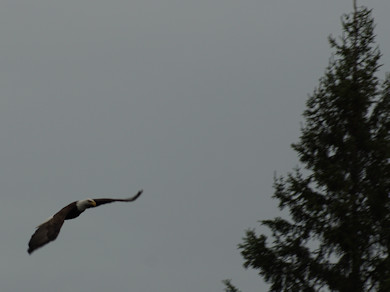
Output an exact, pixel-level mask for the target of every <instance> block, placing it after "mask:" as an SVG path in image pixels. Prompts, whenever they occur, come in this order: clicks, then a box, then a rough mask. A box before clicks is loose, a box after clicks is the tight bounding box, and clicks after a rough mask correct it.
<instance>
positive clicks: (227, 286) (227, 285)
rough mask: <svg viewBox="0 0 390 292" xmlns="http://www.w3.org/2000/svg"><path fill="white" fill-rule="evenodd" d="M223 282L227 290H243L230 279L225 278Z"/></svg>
mask: <svg viewBox="0 0 390 292" xmlns="http://www.w3.org/2000/svg"><path fill="white" fill-rule="evenodd" d="M222 282H223V283H224V284H225V292H241V291H240V290H238V289H237V288H236V287H235V286H234V285H233V284H232V282H231V281H230V280H223V281H222Z"/></svg>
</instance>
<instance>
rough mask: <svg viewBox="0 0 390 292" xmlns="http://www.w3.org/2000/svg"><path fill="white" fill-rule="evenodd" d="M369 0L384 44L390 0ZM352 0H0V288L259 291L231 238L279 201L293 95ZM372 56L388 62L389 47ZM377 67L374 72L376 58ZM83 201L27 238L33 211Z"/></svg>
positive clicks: (295, 117) (291, 134)
mask: <svg viewBox="0 0 390 292" xmlns="http://www.w3.org/2000/svg"><path fill="white" fill-rule="evenodd" d="M359 2H360V4H363V5H369V7H370V8H373V9H374V17H375V20H376V23H377V29H376V33H377V35H378V38H377V41H378V43H379V45H380V48H381V50H382V53H383V54H384V58H383V59H382V61H383V62H385V61H386V59H388V58H387V57H386V56H389V55H390V34H389V33H388V28H389V27H390V19H389V17H388V13H389V11H390V2H389V1H388V0H370V1H368V0H366V1H363V0H361V1H359ZM351 10H352V0H343V1H340V0H331V1H329V0H328V1H320V0H316V1H313V0H296V1H279V0H256V1H255V0H241V1H233V0H207V1H205V0H197V1H195V0H190V1H186V0H184V1H175V0H142V1H139V0H134V1H124V0H111V1H102V0H77V1H76V0H68V1H48V0H36V1H30V0H29V1H27V0H21V1H14V0H12V1H11V0H3V1H1V3H0V40H1V41H0V93H1V94H0V137H1V140H0V162H1V167H0V185H1V204H0V232H1V233H0V234H1V237H0V241H1V244H0V257H1V264H0V283H1V284H0V285H1V287H0V289H1V290H2V291H32V292H42V291H43V292H45V291H62V292H67V291H97V292H105V291H136V292H151V291H159V292H172V291H173V292H175V291H185V292H195V291H196V292H199V291H223V284H222V283H221V281H222V280H223V279H226V278H231V279H232V280H233V283H235V284H236V285H237V286H238V287H240V289H241V290H242V291H243V292H253V291H265V289H266V287H267V286H266V284H264V282H263V280H262V279H261V278H260V277H258V276H257V274H256V272H255V271H252V270H245V269H244V268H243V267H242V264H243V259H242V257H241V256H240V254H239V251H238V250H237V244H239V243H240V242H241V238H242V237H243V236H244V234H245V230H246V229H248V228H257V230H258V231H259V232H261V231H262V229H261V228H260V227H259V225H258V220H261V219H269V218H273V217H275V216H277V215H278V214H279V213H278V209H277V207H276V206H277V202H276V201H274V200H272V199H271V196H272V193H273V190H272V183H273V175H274V172H275V171H276V172H277V173H278V174H285V173H287V172H288V171H290V170H292V168H294V167H295V166H296V165H297V157H296V155H295V153H294V152H293V151H292V150H291V149H290V144H291V143H293V142H296V141H297V139H298V136H299V123H300V122H302V117H301V113H302V111H303V110H304V108H305V101H306V99H307V95H308V94H310V93H311V92H312V91H313V89H314V88H315V86H316V85H317V84H318V79H319V78H320V77H321V76H322V74H323V73H324V70H325V67H326V65H327V63H328V59H329V57H330V54H331V50H330V48H329V45H328V42H327V37H328V35H329V34H333V35H334V36H337V35H339V34H340V32H341V26H340V16H341V15H342V14H343V13H348V12H350V11H351ZM383 70H384V71H390V63H387V64H385V66H384V67H383ZM382 76H383V75H382ZM141 188H143V189H144V194H143V195H142V197H140V198H139V200H138V201H136V202H134V203H131V204H115V205H114V204H113V205H107V206H104V207H101V208H98V209H95V210H88V211H87V212H86V213H84V214H83V215H82V216H80V217H79V218H78V219H77V220H73V221H68V222H66V223H65V225H64V226H63V229H62V231H61V233H60V235H59V237H58V239H57V241H55V242H53V243H51V244H49V245H47V246H45V247H44V248H42V249H40V250H38V251H36V252H35V253H34V254H32V255H31V256H29V255H28V254H27V252H26V249H27V242H28V240H29V238H30V236H31V234H32V233H33V232H34V228H35V226H36V225H37V224H39V223H41V222H42V221H43V220H45V219H46V218H48V217H49V216H51V215H52V214H53V213H55V212H56V211H58V210H59V209H60V208H62V207H63V206H65V205H66V204H68V203H70V202H72V201H75V200H78V199H83V198H86V197H92V198H94V197H105V196H118V197H126V196H129V195H133V194H135V193H136V192H137V190H138V189H141Z"/></svg>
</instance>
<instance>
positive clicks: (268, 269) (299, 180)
mask: <svg viewBox="0 0 390 292" xmlns="http://www.w3.org/2000/svg"><path fill="white" fill-rule="evenodd" d="M342 24H343V35H342V36H341V37H340V38H339V39H334V38H329V42H330V45H331V47H332V48H333V50H334V51H335V52H334V55H333V57H332V58H331V60H330V63H329V66H328V68H327V70H326V72H325V75H324V77H323V78H322V79H321V80H320V83H319V87H318V88H317V89H316V90H315V91H314V93H313V95H312V96H311V97H310V98H309V99H308V102H307V109H306V111H305V112H304V118H305V123H304V125H303V128H302V129H301V136H300V140H299V142H298V143H296V144H293V145H292V147H293V149H294V150H295V151H296V152H297V154H298V156H299V159H300V162H301V164H302V166H303V167H302V169H297V170H295V171H294V172H292V173H290V174H289V175H288V176H287V177H280V178H275V183H274V188H275V194H274V197H275V198H276V199H278V200H279V207H280V208H281V209H286V210H288V211H289V214H290V217H289V219H283V218H279V217H277V218H274V219H272V220H264V221H262V224H263V225H264V226H266V227H268V228H269V229H270V230H271V236H269V237H270V238H268V237H267V236H265V235H257V234H256V232H255V231H254V230H249V231H247V234H246V236H245V238H244V239H243V243H242V244H240V246H239V247H240V249H241V253H242V255H243V257H244V259H245V264H244V265H245V267H250V268H253V269H256V270H259V274H260V275H261V276H263V277H264V279H265V280H266V281H267V282H268V283H270V285H271V291H291V292H297V291H305V292H306V291H307V292H309V291H313V292H314V291H343V292H352V291H353V292H359V291H390V257H389V248H390V199H389V195H390V78H389V76H387V78H386V80H385V81H384V82H380V81H379V80H378V78H377V77H376V74H377V72H378V69H379V68H380V65H379V63H378V62H379V59H380V56H381V55H380V52H379V49H378V48H377V46H376V45H375V35H374V23H373V18H372V16H371V11H370V10H368V9H366V8H364V7H363V8H359V9H356V10H355V11H354V13H352V14H350V15H345V16H344V17H343V19H342ZM269 239H270V240H269Z"/></svg>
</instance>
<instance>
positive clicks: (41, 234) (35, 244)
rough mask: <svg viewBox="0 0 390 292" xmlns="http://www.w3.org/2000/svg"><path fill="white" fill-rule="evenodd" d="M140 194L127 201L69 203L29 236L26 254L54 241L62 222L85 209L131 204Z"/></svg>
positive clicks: (109, 200)
mask: <svg viewBox="0 0 390 292" xmlns="http://www.w3.org/2000/svg"><path fill="white" fill-rule="evenodd" d="M142 192H143V191H142V190H140V191H139V192H138V193H137V194H136V195H135V196H133V197H131V198H127V199H109V198H107V199H105V198H103V199H86V200H80V201H75V202H73V203H70V204H69V205H67V206H66V207H64V208H62V209H61V210H60V211H58V212H57V213H56V214H54V215H53V217H51V218H50V219H48V220H47V221H45V222H44V223H42V224H40V225H39V226H38V227H37V230H36V231H35V233H34V234H33V235H32V236H31V239H30V241H29V243H28V253H29V254H31V253H32V252H33V251H34V250H36V249H38V248H40V247H42V246H44V245H45V244H47V243H49V242H50V241H53V240H55V239H56V238H57V236H58V234H59V233H60V230H61V227H62V225H63V224H64V221H65V220H69V219H73V218H76V217H78V216H79V215H80V214H81V213H82V212H84V211H85V209H87V208H92V207H97V206H100V205H104V204H108V203H113V202H132V201H135V200H136V199H137V198H138V197H139V196H140V195H141V194H142Z"/></svg>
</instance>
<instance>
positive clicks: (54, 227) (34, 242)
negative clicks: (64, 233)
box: [28, 202, 76, 254]
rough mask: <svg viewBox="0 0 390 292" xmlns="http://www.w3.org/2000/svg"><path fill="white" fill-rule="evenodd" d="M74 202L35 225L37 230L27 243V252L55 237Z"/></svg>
mask: <svg viewBox="0 0 390 292" xmlns="http://www.w3.org/2000/svg"><path fill="white" fill-rule="evenodd" d="M75 204H76V202H73V203H71V204H69V205H68V206H66V207H64V208H62V209H61V210H60V211H59V212H57V213H56V214H54V215H53V217H52V218H50V219H49V220H47V221H46V222H44V223H42V224H40V225H39V226H38V227H37V230H36V231H35V233H34V234H33V235H32V236H31V239H30V241H29V243H28V253H29V254H31V253H32V252H33V251H34V250H36V249H38V248H40V247H42V246H44V245H45V244H47V243H49V242H50V241H53V240H55V239H56V238H57V236H58V234H59V233H60V230H61V227H62V225H63V224H64V221H65V218H66V216H67V215H68V213H69V212H70V211H71V210H72V208H74V205H75Z"/></svg>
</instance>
